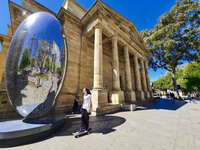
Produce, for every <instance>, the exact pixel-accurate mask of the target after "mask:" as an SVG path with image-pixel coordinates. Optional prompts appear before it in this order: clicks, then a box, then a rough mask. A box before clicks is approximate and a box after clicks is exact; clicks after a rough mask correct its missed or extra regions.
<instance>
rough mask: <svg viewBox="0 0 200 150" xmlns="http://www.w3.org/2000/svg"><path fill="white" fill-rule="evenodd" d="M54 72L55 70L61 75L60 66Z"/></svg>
mask: <svg viewBox="0 0 200 150" xmlns="http://www.w3.org/2000/svg"><path fill="white" fill-rule="evenodd" d="M56 72H57V74H58V75H59V76H61V75H62V68H61V67H58V68H57V70H56Z"/></svg>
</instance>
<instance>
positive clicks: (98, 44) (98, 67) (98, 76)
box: [92, 24, 108, 112]
mask: <svg viewBox="0 0 200 150" xmlns="http://www.w3.org/2000/svg"><path fill="white" fill-rule="evenodd" d="M94 34H95V35H94V81H93V90H92V108H93V111H94V112H97V111H98V109H99V108H100V107H103V106H104V105H106V103H107V101H108V100H107V92H106V90H105V89H103V46H102V26H101V25H100V24H98V25H97V26H95V33H94Z"/></svg>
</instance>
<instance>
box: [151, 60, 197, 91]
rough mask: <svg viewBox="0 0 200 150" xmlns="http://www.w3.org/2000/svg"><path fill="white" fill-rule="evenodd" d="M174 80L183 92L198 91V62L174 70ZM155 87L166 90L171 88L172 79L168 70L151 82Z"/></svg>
mask: <svg viewBox="0 0 200 150" xmlns="http://www.w3.org/2000/svg"><path fill="white" fill-rule="evenodd" d="M176 77H177V78H176V81H177V83H178V84H179V85H180V86H181V90H182V91H184V92H197V91H200V64H199V63H197V62H193V63H188V64H187V65H186V66H185V67H184V68H178V69H177V70H176ZM153 85H154V88H155V89H160V90H167V89H168V88H169V89H173V88H172V80H171V75H170V73H169V72H167V73H166V75H165V76H163V77H161V78H159V79H158V80H156V81H154V82H153Z"/></svg>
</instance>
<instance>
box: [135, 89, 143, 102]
mask: <svg viewBox="0 0 200 150" xmlns="http://www.w3.org/2000/svg"><path fill="white" fill-rule="evenodd" d="M136 97H137V100H140V101H144V100H145V97H144V92H143V91H137V92H136Z"/></svg>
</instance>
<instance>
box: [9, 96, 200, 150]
mask: <svg viewBox="0 0 200 150" xmlns="http://www.w3.org/2000/svg"><path fill="white" fill-rule="evenodd" d="M90 124H91V126H92V128H93V133H92V134H90V135H86V136H83V137H80V138H78V139H76V138H74V137H73V136H72V135H71V132H73V131H75V130H76V129H78V128H79V119H77V118H74V120H73V128H68V129H67V126H65V128H63V129H62V130H60V131H59V132H58V133H56V134H55V135H54V136H52V137H50V138H48V139H46V140H43V141H40V142H37V143H32V144H29V145H23V146H17V147H13V148H7V149H11V150H12V149H13V150H68V149H69V150H200V101H197V100H193V101H192V102H191V103H190V102H189V101H186V102H180V101H177V102H175V103H174V102H172V101H168V100H164V99H163V100H160V101H159V102H158V103H157V104H155V105H154V106H153V107H152V108H151V109H144V110H137V111H134V112H119V113H115V114H111V115H107V116H105V117H100V118H95V117H91V122H90Z"/></svg>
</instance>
